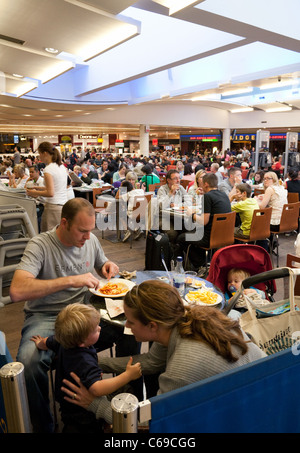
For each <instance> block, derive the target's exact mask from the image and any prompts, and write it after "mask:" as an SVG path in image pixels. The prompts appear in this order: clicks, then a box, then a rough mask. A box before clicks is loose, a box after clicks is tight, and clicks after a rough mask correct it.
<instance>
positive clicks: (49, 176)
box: [27, 142, 68, 232]
mask: <svg viewBox="0 0 300 453" xmlns="http://www.w3.org/2000/svg"><path fill="white" fill-rule="evenodd" d="M38 152H39V155H40V160H41V162H43V163H44V164H45V165H46V167H45V169H44V182H45V186H44V187H39V188H35V189H28V190H27V195H29V196H30V197H34V198H36V197H44V198H45V201H46V203H45V209H44V212H43V215H42V220H41V232H44V231H48V230H51V229H52V228H54V227H55V226H56V225H58V224H59V222H60V217H61V210H62V207H63V205H64V204H65V203H66V202H67V201H68V195H67V179H68V174H67V170H66V168H65V166H64V165H63V163H62V158H61V154H60V152H59V151H58V150H57V149H56V148H55V147H54V146H53V145H52V144H51V143H49V142H42V143H40V145H39V147H38Z"/></svg>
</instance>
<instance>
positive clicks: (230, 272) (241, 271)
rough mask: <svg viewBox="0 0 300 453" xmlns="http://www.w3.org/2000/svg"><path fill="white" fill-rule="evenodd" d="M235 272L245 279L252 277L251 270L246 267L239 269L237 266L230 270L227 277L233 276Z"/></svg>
mask: <svg viewBox="0 0 300 453" xmlns="http://www.w3.org/2000/svg"><path fill="white" fill-rule="evenodd" d="M233 274H236V275H238V276H240V277H242V278H243V280H244V279H245V278H248V277H250V274H249V272H247V271H245V270H244V269H238V268H237V267H234V268H232V269H230V271H229V272H228V275H227V279H229V278H230V277H232V275H233Z"/></svg>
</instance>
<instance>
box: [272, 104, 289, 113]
mask: <svg viewBox="0 0 300 453" xmlns="http://www.w3.org/2000/svg"><path fill="white" fill-rule="evenodd" d="M290 110H292V107H289V106H287V105H285V106H284V105H283V106H281V107H273V108H270V109H266V110H265V112H267V113H275V112H289V111H290Z"/></svg>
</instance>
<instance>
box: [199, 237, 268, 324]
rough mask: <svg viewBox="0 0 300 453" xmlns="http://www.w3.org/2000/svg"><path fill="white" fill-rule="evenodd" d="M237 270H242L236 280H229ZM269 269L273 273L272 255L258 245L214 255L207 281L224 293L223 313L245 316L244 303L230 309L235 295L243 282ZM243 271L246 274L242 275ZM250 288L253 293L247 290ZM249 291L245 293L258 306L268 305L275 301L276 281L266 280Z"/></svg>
mask: <svg viewBox="0 0 300 453" xmlns="http://www.w3.org/2000/svg"><path fill="white" fill-rule="evenodd" d="M236 269H238V271H239V273H238V275H239V277H238V279H236V280H237V281H235V280H230V278H231V277H232V273H233V274H234V270H236ZM270 270H272V262H271V258H270V255H269V254H268V252H267V251H266V250H265V249H263V248H262V247H260V246H259V245H252V244H234V245H229V246H228V247H224V248H222V249H219V250H217V251H216V252H215V253H214V255H213V257H212V260H211V264H210V269H209V274H208V276H207V280H208V281H209V282H211V283H213V284H214V285H215V286H216V287H217V288H219V289H220V291H221V292H222V293H223V294H224V297H225V300H226V304H225V306H224V308H223V311H224V312H225V313H226V314H229V313H230V312H231V313H232V312H234V315H235V316H236V315H238V317H239V316H241V314H242V313H241V312H244V311H245V307H246V305H244V303H245V302H244V301H242V300H241V301H240V302H241V305H239V306H236V305H235V307H234V308H235V310H233V309H232V308H233V307H231V306H230V301H231V298H232V296H233V294H234V293H235V292H236V291H237V290H239V289H240V288H241V283H242V281H243V280H244V279H246V278H248V277H249V276H253V275H256V274H260V273H262V272H266V273H267V272H268V271H270ZM240 271H243V273H242V272H240ZM229 277H230V278H229ZM230 286H234V287H235V288H234V289H233V288H231V291H230V288H229V287H230ZM248 289H249V290H252V291H248ZM248 289H247V290H244V292H245V291H246V293H247V297H250V298H251V299H252V300H253V304H255V305H259V304H261V305H262V304H263V305H266V304H269V303H270V302H272V301H274V298H273V295H274V294H275V293H276V283H275V280H271V279H269V278H267V277H266V281H265V282H264V283H259V284H257V285H255V288H248ZM257 290H260V291H261V292H258V291H257ZM261 305H260V306H261Z"/></svg>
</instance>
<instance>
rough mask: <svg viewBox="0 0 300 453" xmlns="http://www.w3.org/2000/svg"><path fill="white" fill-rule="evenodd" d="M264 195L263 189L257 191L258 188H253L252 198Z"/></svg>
mask: <svg viewBox="0 0 300 453" xmlns="http://www.w3.org/2000/svg"><path fill="white" fill-rule="evenodd" d="M264 193H265V189H259V188H258V187H256V188H254V196H255V197H256V196H257V195H263V194H264Z"/></svg>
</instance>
